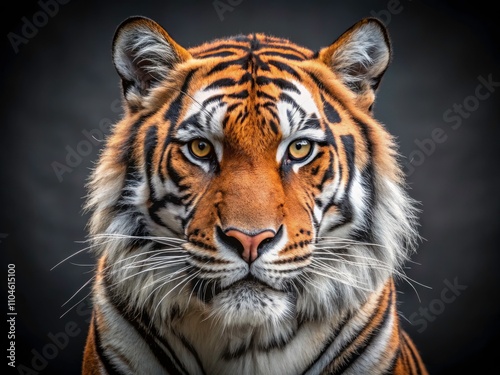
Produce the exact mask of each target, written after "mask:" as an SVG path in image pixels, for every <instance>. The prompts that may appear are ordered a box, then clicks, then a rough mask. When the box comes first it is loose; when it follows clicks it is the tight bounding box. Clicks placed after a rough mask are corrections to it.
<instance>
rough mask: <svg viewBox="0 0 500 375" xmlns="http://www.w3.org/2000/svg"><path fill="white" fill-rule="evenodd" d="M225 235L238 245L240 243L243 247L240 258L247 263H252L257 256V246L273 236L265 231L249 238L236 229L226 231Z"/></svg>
mask: <svg viewBox="0 0 500 375" xmlns="http://www.w3.org/2000/svg"><path fill="white" fill-rule="evenodd" d="M225 234H226V236H229V237H234V238H236V239H237V240H238V241H239V243H241V245H242V246H243V253H242V254H241V257H242V258H243V259H244V260H245V261H247V262H248V263H252V262H253V261H254V260H255V259H257V257H258V256H259V253H258V248H259V245H260V244H262V242H263V241H264V240H267V239H268V238H273V237H274V235H275V234H274V232H273V231H271V230H265V231H264V232H260V233H259V234H256V235H255V236H249V235H248V234H245V233H243V232H240V231H239V230H237V229H231V230H228V231H227V232H226V233H225Z"/></svg>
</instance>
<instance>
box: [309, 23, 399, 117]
mask: <svg viewBox="0 0 500 375" xmlns="http://www.w3.org/2000/svg"><path fill="white" fill-rule="evenodd" d="M319 59H320V60H321V61H322V62H323V63H325V64H326V65H328V66H329V67H330V69H332V70H333V72H334V73H335V74H336V75H337V76H338V77H339V78H340V80H341V81H342V82H343V83H344V84H345V85H346V86H347V87H348V88H349V89H350V90H351V91H352V92H354V93H355V94H356V101H357V103H358V106H359V107H361V108H362V109H364V110H366V111H371V108H372V105H373V102H374V101H375V92H376V90H377V88H378V85H379V83H380V80H381V79H382V76H383V74H384V73H385V71H386V69H387V66H388V65H389V61H390V59H391V45H390V41H389V36H388V34H387V29H386V27H385V26H384V24H383V23H382V22H380V21H379V20H377V19H375V18H365V19H363V20H361V21H359V22H358V23H356V24H355V25H354V26H352V27H351V28H350V29H348V30H347V31H346V32H345V33H344V34H342V35H341V36H340V38H338V39H337V40H336V41H335V42H334V43H333V44H331V45H330V46H329V47H325V48H323V49H321V50H320V51H319Z"/></svg>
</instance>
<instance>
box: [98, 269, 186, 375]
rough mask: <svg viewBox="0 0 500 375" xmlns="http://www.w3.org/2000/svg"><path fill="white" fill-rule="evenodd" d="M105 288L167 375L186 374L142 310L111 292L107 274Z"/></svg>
mask: <svg viewBox="0 0 500 375" xmlns="http://www.w3.org/2000/svg"><path fill="white" fill-rule="evenodd" d="M104 283H105V290H106V291H107V292H108V293H107V294H108V300H109V302H110V303H111V305H113V307H114V308H115V309H116V310H117V311H118V313H119V314H120V315H121V316H122V317H123V318H124V319H125V320H126V321H127V322H129V323H130V324H131V325H132V326H133V327H134V329H135V330H136V332H137V333H138V334H139V335H140V336H141V338H142V339H143V341H144V343H145V344H147V345H148V346H149V349H150V350H151V353H152V354H153V355H154V356H155V358H156V359H157V360H158V362H159V363H160V364H161V366H162V367H163V368H164V369H165V370H166V371H167V373H168V374H169V375H187V374H188V372H187V371H186V369H185V368H184V366H183V365H182V363H181V362H180V361H179V359H178V358H177V357H176V355H175V353H174V351H173V350H172V348H171V347H170V345H169V344H168V342H167V341H166V340H165V339H164V338H161V336H160V335H159V333H158V332H157V330H156V329H155V328H154V327H153V326H152V325H151V323H150V322H151V319H150V318H149V316H147V314H146V313H145V312H144V311H141V312H140V313H139V314H138V313H137V312H133V311H131V310H130V309H129V306H130V305H129V304H128V303H127V302H126V301H125V300H124V299H123V298H120V297H118V296H117V295H116V294H114V293H112V288H111V286H110V280H109V279H108V275H105V276H104ZM156 339H159V340H160V341H161V343H162V344H163V345H164V346H165V348H166V349H167V351H168V353H169V354H170V355H168V354H167V353H166V352H165V351H164V350H163V349H162V348H161V347H160V346H159V345H158V343H157V342H156Z"/></svg>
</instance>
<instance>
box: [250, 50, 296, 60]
mask: <svg viewBox="0 0 500 375" xmlns="http://www.w3.org/2000/svg"><path fill="white" fill-rule="evenodd" d="M259 55H264V56H276V57H283V58H285V59H287V60H295V61H303V60H304V58H302V57H299V56H297V55H293V54H291V53H283V52H278V51H262V52H259Z"/></svg>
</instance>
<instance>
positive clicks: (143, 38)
mask: <svg viewBox="0 0 500 375" xmlns="http://www.w3.org/2000/svg"><path fill="white" fill-rule="evenodd" d="M112 49H113V63H114V65H115V68H116V70H117V72H118V74H119V76H120V78H121V79H122V88H123V95H124V97H125V101H126V102H127V104H128V105H129V107H131V108H137V107H138V106H139V107H140V106H141V104H142V102H143V100H144V98H145V97H147V95H148V94H149V92H150V90H151V89H152V88H154V87H156V86H157V85H158V84H159V83H160V82H161V81H163V80H164V79H166V78H167V77H168V76H169V74H170V73H171V71H172V69H173V68H174V66H176V65H177V64H179V63H181V62H183V61H186V60H188V59H190V58H191V55H190V53H189V52H188V51H187V50H185V49H184V48H183V47H181V46H180V45H178V44H177V43H176V42H175V41H174V40H173V39H172V38H171V37H170V35H168V34H167V32H166V31H165V30H164V29H163V28H162V27H161V26H160V25H158V24H157V23H156V22H154V21H153V20H150V19H148V18H145V17H130V18H128V19H126V20H125V21H123V22H122V23H121V24H120V25H119V26H118V28H117V29H116V32H115V36H114V38H113V47H112Z"/></svg>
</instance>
